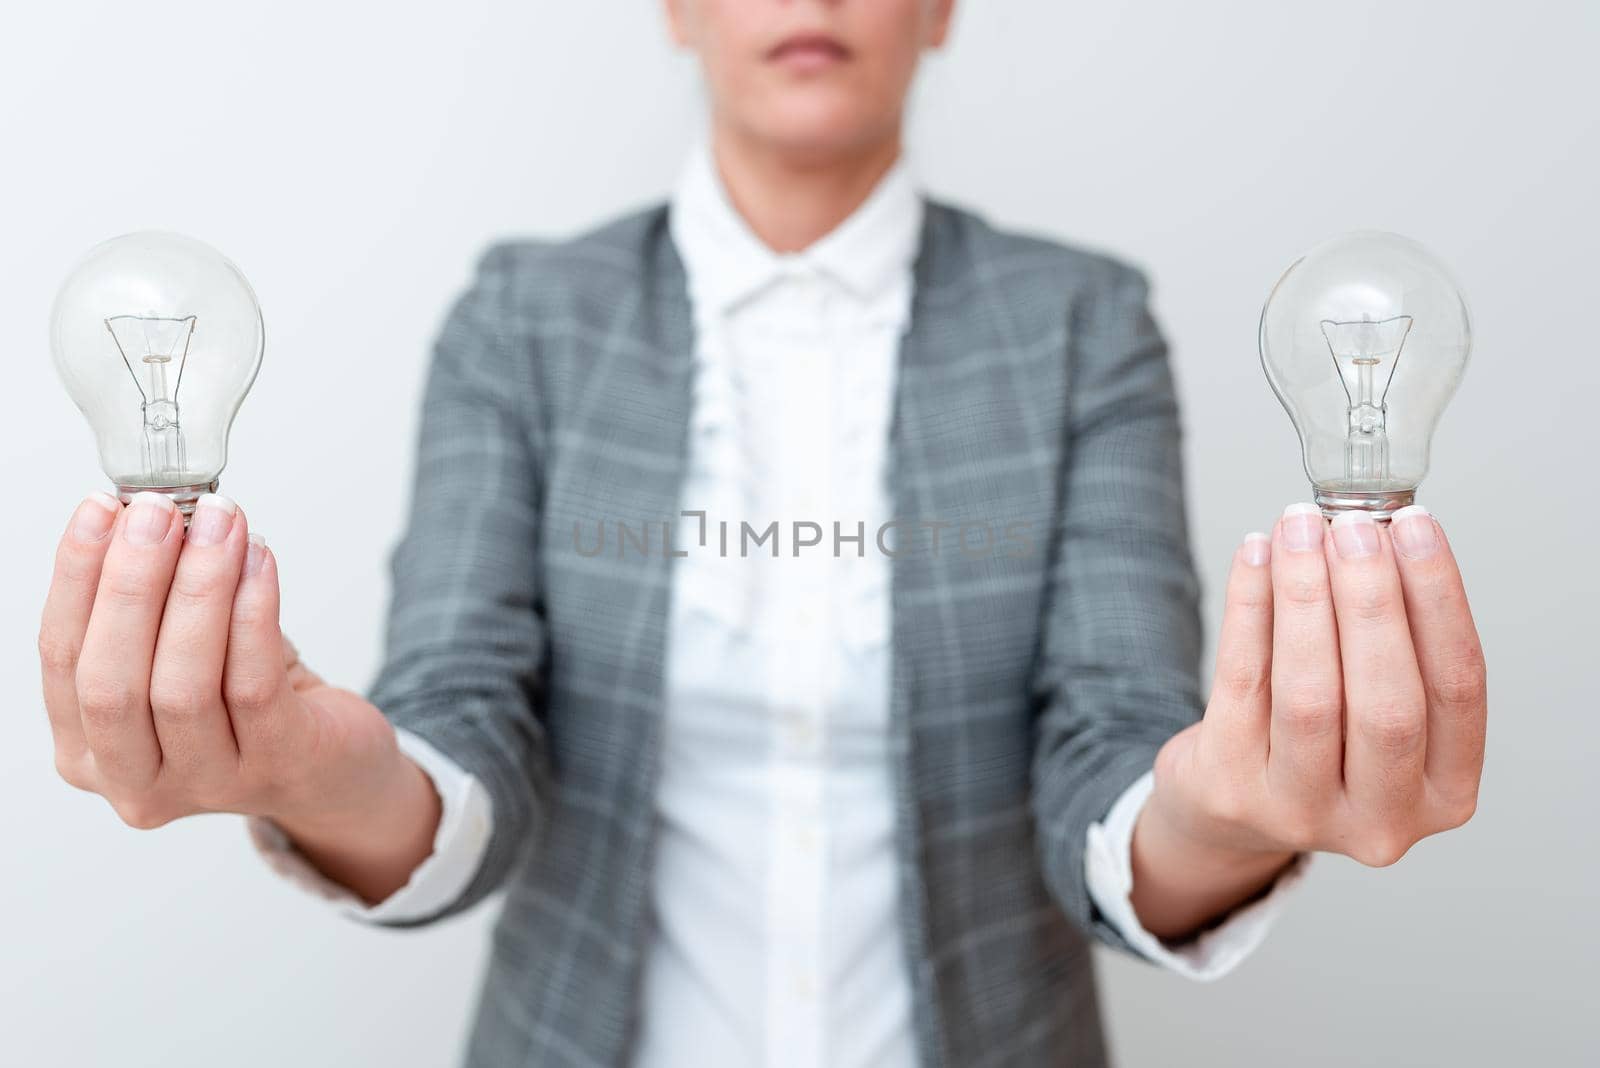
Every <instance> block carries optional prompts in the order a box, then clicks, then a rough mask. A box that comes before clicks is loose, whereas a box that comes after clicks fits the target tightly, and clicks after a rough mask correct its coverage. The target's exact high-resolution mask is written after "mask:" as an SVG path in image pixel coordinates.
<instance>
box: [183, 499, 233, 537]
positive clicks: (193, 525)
mask: <svg viewBox="0 0 1600 1068" xmlns="http://www.w3.org/2000/svg"><path fill="white" fill-rule="evenodd" d="M238 510H239V506H238V505H236V504H234V503H233V502H232V501H231V500H229V499H228V498H226V497H224V496H223V495H222V494H220V493H207V494H204V495H202V496H201V498H200V499H199V500H197V501H195V502H194V515H193V516H191V517H190V519H189V542H190V544H193V545H199V546H202V547H203V546H207V545H216V544H218V543H220V542H223V541H226V540H227V537H228V531H230V530H232V529H233V515H234V513H235V512H237V511H238Z"/></svg>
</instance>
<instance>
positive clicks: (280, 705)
mask: <svg viewBox="0 0 1600 1068" xmlns="http://www.w3.org/2000/svg"><path fill="white" fill-rule="evenodd" d="M278 597H279V592H278V570H277V562H276V560H275V559H274V558H273V555H272V552H271V550H269V549H268V548H267V546H266V544H265V543H264V542H263V541H262V540H261V539H260V538H252V537H250V536H249V530H248V525H247V523H246V521H245V516H244V512H243V511H242V510H240V509H239V508H238V507H237V506H236V505H235V504H234V503H233V502H232V501H230V500H228V499H227V498H225V497H218V496H206V497H202V498H201V499H200V501H199V502H198V505H197V507H196V509H195V512H194V517H193V520H192V522H191V524H190V526H189V527H188V529H187V531H186V530H185V527H184V522H183V516H182V515H181V514H180V513H179V511H178V509H177V508H176V507H175V506H174V505H173V503H172V502H171V500H169V499H168V498H167V497H165V496H162V495H160V494H156V493H141V494H139V495H137V496H136V497H134V499H133V501H132V503H131V504H130V505H129V506H128V507H126V508H124V507H122V506H121V504H119V503H118V502H117V501H116V499H114V498H112V497H109V496H107V495H106V494H95V495H93V496H90V497H89V498H87V499H86V500H84V502H83V503H82V504H80V505H79V506H78V509H77V511H76V512H74V513H73V517H72V520H71V522H70V523H69V525H68V528H67V531H66V533H65V534H64V535H63V537H62V539H61V542H60V545H59V547H58V548H57V551H56V563H55V574H54V577H53V579H52V581H51V584H50V592H49V595H48V597H47V599H46V602H45V608H44V618H43V621H42V623H41V625H40V629H39V658H40V663H41V667H42V669H43V677H44V696H45V708H46V710H47V712H48V713H49V717H50V728H51V733H52V734H53V736H54V740H55V757H56V768H57V769H58V770H59V772H60V774H61V776H62V778H64V779H66V780H67V782H69V783H71V784H72V785H74V786H77V787H79V788H81V789H84V790H90V791H93V792H94V793H97V794H100V795H102V796H103V797H105V798H106V800H107V801H109V802H110V803H111V806H112V807H113V808H114V809H115V810H116V812H117V814H118V815H119V816H120V817H121V818H122V819H123V821H124V822H126V823H128V824H129V825H130V826H133V827H139V828H153V827H158V826H161V825H162V824H165V823H168V822H170V821H172V820H174V819H177V818H179V817H181V816H187V815H191V814H194V813H200V812H238V813H244V814H247V815H255V816H265V817H269V818H271V819H274V820H276V821H277V822H279V823H280V824H281V825H282V826H283V827H284V828H285V830H287V831H289V833H290V834H291V835H292V836H294V837H295V838H296V840H297V841H298V842H299V843H300V844H301V846H302V848H304V849H306V850H307V851H308V852H310V853H312V854H313V859H321V860H324V861H326V864H325V868H328V869H333V870H330V872H329V873H330V874H331V875H334V877H336V878H341V877H343V879H344V881H346V882H347V884H348V885H351V886H352V889H356V890H357V892H358V893H361V892H365V894H367V895H370V896H381V894H382V893H383V892H384V890H385V888H387V889H393V887H394V886H398V885H399V884H400V883H403V882H404V880H405V876H406V875H407V874H408V873H409V872H410V870H411V868H412V867H414V866H415V864H416V863H417V862H418V861H420V859H421V858H422V857H425V856H426V855H427V853H428V850H429V849H430V848H431V845H430V843H431V835H432V831H433V827H434V826H436V824H437V819H438V801H437V798H436V796H435V795H434V794H433V791H432V787H431V785H429V784H428V783H427V781H426V780H425V778H424V777H423V776H422V773H421V771H420V770H419V769H417V768H416V766H415V765H413V764H411V763H410V762H409V761H407V760H405V758H404V757H403V756H402V755H401V754H400V752H399V749H398V747H397V745H396V740H395V733H394V730H393V728H392V727H390V726H389V724H388V722H387V721H386V720H385V719H384V717H383V715H382V713H380V712H379V711H378V710H377V709H376V708H374V707H373V706H372V705H371V704H370V703H368V702H367V701H365V700H364V699H362V698H361V697H360V696H359V695H357V694H354V693H351V692H349V691H347V690H342V689H338V688H336V687H333V686H329V685H327V684H326V683H324V682H323V681H322V680H321V679H320V678H318V677H317V676H316V675H315V674H313V673H312V672H311V671H309V670H308V669H306V668H305V667H304V666H303V665H302V664H300V662H299V660H298V658H297V657H296V655H295V652H294V649H293V647H292V646H290V644H289V643H288V641H287V640H286V639H285V638H284V637H283V634H282V632H281V631H280V629H279V624H278ZM430 812H431V820H432V822H429V818H430ZM419 849H420V853H418V850H419ZM319 851H320V852H321V854H322V856H321V857H318V856H316V854H317V853H318V852H319ZM396 879H398V882H397V881H396ZM391 884H392V885H391Z"/></svg>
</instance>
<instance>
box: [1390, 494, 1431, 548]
mask: <svg viewBox="0 0 1600 1068" xmlns="http://www.w3.org/2000/svg"><path fill="white" fill-rule="evenodd" d="M1389 531H1390V533H1391V534H1393V536H1394V547H1395V549H1397V550H1398V551H1399V553H1400V555H1402V556H1406V557H1409V558H1410V559H1412V560H1425V559H1427V558H1428V557H1430V556H1432V555H1433V554H1434V553H1436V552H1438V551H1439V528H1438V526H1437V525H1436V524H1435V523H1434V520H1433V516H1431V515H1429V514H1428V510H1427V509H1426V508H1424V507H1422V505H1420V504H1411V505H1407V506H1406V507H1404V508H1402V509H1400V510H1399V511H1398V512H1396V513H1395V514H1394V517H1393V518H1392V519H1391V520H1390V521H1389Z"/></svg>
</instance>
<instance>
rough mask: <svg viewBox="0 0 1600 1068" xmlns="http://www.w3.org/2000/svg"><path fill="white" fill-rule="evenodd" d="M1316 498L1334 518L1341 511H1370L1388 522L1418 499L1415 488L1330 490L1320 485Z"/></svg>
mask: <svg viewBox="0 0 1600 1068" xmlns="http://www.w3.org/2000/svg"><path fill="white" fill-rule="evenodd" d="M1313 488H1314V489H1315V490H1316V494H1315V498H1314V499H1315V500H1316V502H1317V507H1319V508H1321V509H1322V514H1323V516H1325V517H1326V518H1328V519H1332V518H1334V517H1335V516H1337V515H1339V514H1340V513H1341V512H1370V513H1371V515H1372V518H1374V519H1376V520H1377V521H1378V522H1380V523H1387V522H1388V521H1389V520H1390V519H1391V518H1392V517H1393V516H1394V514H1395V513H1396V512H1398V511H1399V510H1400V509H1402V508H1404V507H1406V506H1407V505H1409V504H1412V503H1414V502H1415V501H1416V497H1417V491H1416V490H1415V489H1400V490H1330V489H1323V488H1322V487H1320V486H1316V487H1313Z"/></svg>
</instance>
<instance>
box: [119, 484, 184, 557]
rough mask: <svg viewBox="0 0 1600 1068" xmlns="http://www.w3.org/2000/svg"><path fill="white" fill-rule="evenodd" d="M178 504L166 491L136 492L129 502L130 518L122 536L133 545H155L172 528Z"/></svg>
mask: <svg viewBox="0 0 1600 1068" xmlns="http://www.w3.org/2000/svg"><path fill="white" fill-rule="evenodd" d="M176 507H177V505H175V504H173V503H172V498H171V497H168V496H167V495H166V494H165V493H150V492H148V491H146V492H144V493H135V494H134V495H133V500H132V501H131V502H129V504H128V520H127V522H125V523H124V524H123V525H122V536H123V537H124V538H126V539H127V540H128V543H129V544H131V545H154V544H156V543H157V542H159V541H161V540H162V539H163V538H165V537H166V536H167V531H168V530H171V529H172V512H173V509H175V508H176Z"/></svg>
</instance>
